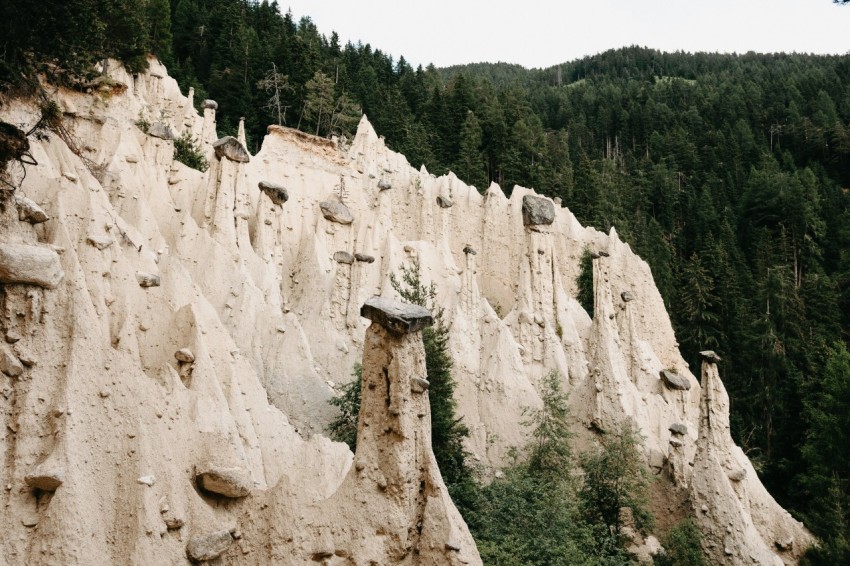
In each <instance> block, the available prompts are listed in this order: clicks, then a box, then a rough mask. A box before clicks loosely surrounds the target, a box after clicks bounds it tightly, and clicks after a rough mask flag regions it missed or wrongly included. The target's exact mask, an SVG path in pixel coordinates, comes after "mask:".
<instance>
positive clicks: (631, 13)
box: [278, 0, 850, 67]
mask: <svg viewBox="0 0 850 566" xmlns="http://www.w3.org/2000/svg"><path fill="white" fill-rule="evenodd" d="M278 4H279V6H280V8H281V10H282V11H284V12H285V11H286V10H287V8H290V9H291V10H292V14H293V16H294V17H295V19H296V21H297V20H299V19H300V18H301V17H302V16H310V18H311V19H312V20H313V22H315V24H316V26H317V27H318V28H319V31H320V32H321V33H323V34H325V35H326V36H328V37H330V34H331V32H332V31H336V32H337V33H338V34H339V35H340V39H341V41H342V43H343V44H344V43H345V42H346V41H348V40H351V41H352V42H354V43H356V42H357V41H358V40H360V41H362V42H363V43H369V44H371V45H372V47H373V48H375V49H380V50H382V51H383V52H384V53H389V54H390V55H392V56H393V58H394V60H396V61H397V60H398V58H399V56H400V55H403V56H404V58H405V59H407V60H408V61H409V62H410V63H411V64H412V65H414V66H416V65H418V64H422V65H423V66H425V65H427V64H428V63H434V64H435V65H436V66H438V67H443V66H448V65H454V64H461V63H475V62H481V61H488V62H497V61H504V62H507V63H519V64H521V65H524V66H526V67H548V66H551V65H555V64H557V63H563V62H566V61H571V60H574V59H577V58H580V57H583V56H585V55H592V54H595V53H600V52H602V51H605V50H607V49H613V48H618V47H624V46H628V45H641V46H647V47H652V48H656V49H661V50H663V51H676V50H682V51H691V52H693V51H720V52H729V53H731V52H738V53H744V52H747V51H758V52H776V51H786V52H791V51H796V52H805V53H832V54H843V53H847V52H848V51H850V5H846V6H838V5H836V4H833V3H832V1H831V0H561V1H558V0H550V1H542V0H523V1H508V0H490V1H485V0H425V1H418V2H406V1H404V0H312V1H310V0H278Z"/></svg>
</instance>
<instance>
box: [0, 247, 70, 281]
mask: <svg viewBox="0 0 850 566" xmlns="http://www.w3.org/2000/svg"><path fill="white" fill-rule="evenodd" d="M64 277H65V272H64V271H62V264H61V262H60V261H59V254H57V253H56V252H55V251H54V250H52V249H50V248H48V247H43V246H31V245H27V244H0V283H29V284H32V285H38V286H40V287H46V288H47V289H55V288H56V287H57V286H58V285H59V283H60V282H61V281H62V279H63V278H64Z"/></svg>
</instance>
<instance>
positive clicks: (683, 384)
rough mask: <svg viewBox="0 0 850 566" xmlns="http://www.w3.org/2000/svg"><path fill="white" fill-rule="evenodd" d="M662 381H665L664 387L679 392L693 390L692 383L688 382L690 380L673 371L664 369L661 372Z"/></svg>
mask: <svg viewBox="0 0 850 566" xmlns="http://www.w3.org/2000/svg"><path fill="white" fill-rule="evenodd" d="M661 379H662V380H663V381H664V385H666V386H667V387H669V388H670V389H676V390H679V391H687V390H688V389H690V388H691V382H690V381H688V378H686V377H685V376H682V375H679V374H678V373H676V372H675V371H673V370H669V369H663V370H661Z"/></svg>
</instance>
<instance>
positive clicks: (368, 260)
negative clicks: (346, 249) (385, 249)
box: [354, 253, 375, 263]
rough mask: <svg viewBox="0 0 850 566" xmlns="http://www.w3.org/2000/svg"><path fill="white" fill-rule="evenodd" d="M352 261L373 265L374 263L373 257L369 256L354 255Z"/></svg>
mask: <svg viewBox="0 0 850 566" xmlns="http://www.w3.org/2000/svg"><path fill="white" fill-rule="evenodd" d="M354 259H356V260H357V261H362V262H363V263H373V262H374V261H375V257H374V256H371V255H369V254H360V253H357V254H354Z"/></svg>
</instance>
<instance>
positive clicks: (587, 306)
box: [576, 248, 593, 318]
mask: <svg viewBox="0 0 850 566" xmlns="http://www.w3.org/2000/svg"><path fill="white" fill-rule="evenodd" d="M579 262H580V263H579V269H580V271H579V273H578V277H577V278H576V285H577V286H578V296H577V297H576V299H577V300H578V304H580V305H581V306H582V308H584V310H586V311H587V314H589V315H590V318H593V258H592V257H590V250H589V249H587V248H585V249H584V251H583V252H582V253H581V259H580V260H579Z"/></svg>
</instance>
